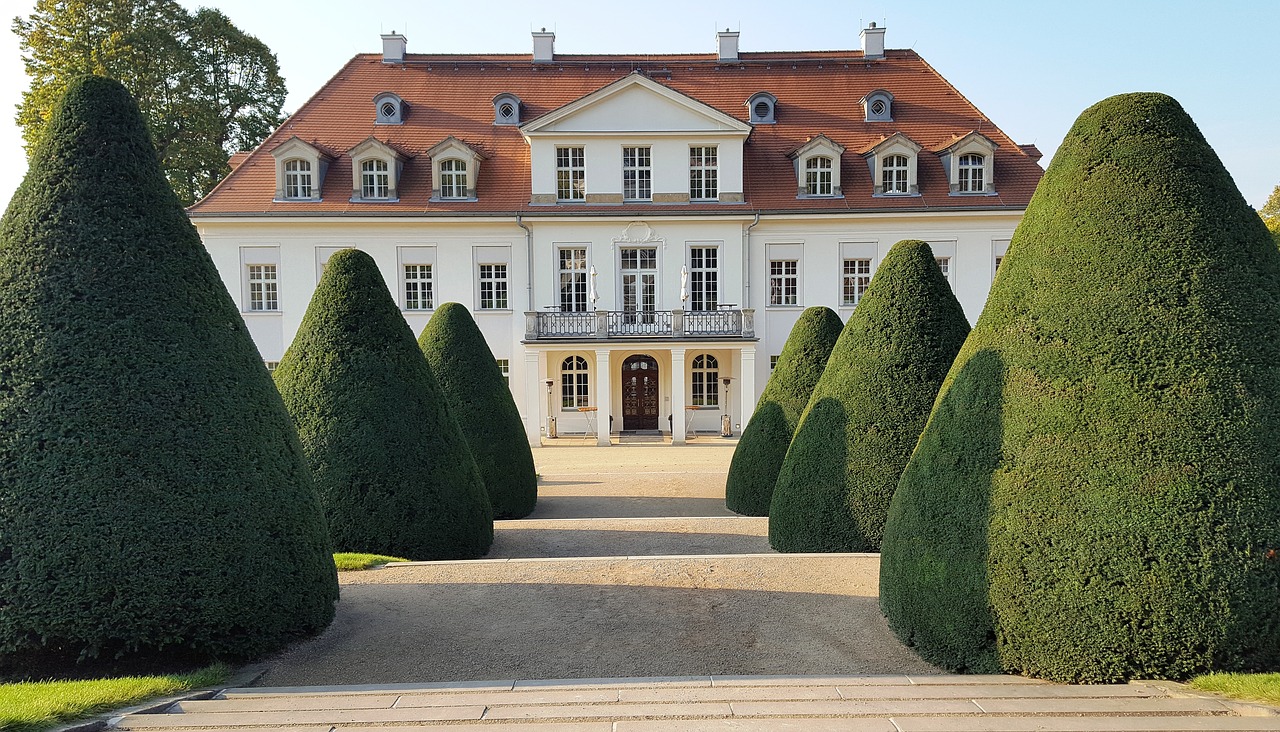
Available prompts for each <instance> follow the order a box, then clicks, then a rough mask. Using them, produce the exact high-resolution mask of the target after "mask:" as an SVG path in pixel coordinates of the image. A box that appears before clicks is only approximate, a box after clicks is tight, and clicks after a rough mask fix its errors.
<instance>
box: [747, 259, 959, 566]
mask: <svg viewBox="0 0 1280 732" xmlns="http://www.w3.org/2000/svg"><path fill="white" fill-rule="evenodd" d="M968 334H969V322H968V321H967V320H965V317H964V310H963V309H962V308H961V307H960V303H959V302H958V301H957V300H956V297H955V295H954V294H953V293H952V292H951V287H950V285H948V284H947V280H946V278H945V277H943V275H942V271H941V270H939V269H938V264H937V261H936V260H935V259H934V257H933V250H931V249H930V248H929V245H928V244H926V243H924V242H922V241H915V240H910V241H900V242H898V243H897V244H895V245H894V246H893V248H892V249H890V250H889V254H888V255H887V256H885V258H884V261H883V262H881V263H880V267H879V268H878V269H877V270H876V273H875V276H874V277H873V278H872V279H871V284H870V286H869V287H867V291H866V293H865V294H864V295H863V296H862V300H861V301H860V302H859V303H858V307H857V309H856V310H854V311H853V315H851V316H849V322H848V323H846V324H845V327H844V331H843V332H841V334H840V339H839V340H838V341H836V345H835V348H833V349H832V351H831V358H830V359H828V360H827V366H826V368H825V369H824V370H823V372H822V378H821V379H819V380H818V385H817V386H816V387H814V389H813V395H812V396H811V397H809V406H808V407H806V408H805V412H804V415H803V416H802V417H801V418H800V425H799V426H798V427H797V428H796V436H795V438H794V439H792V441H791V447H790V448H789V449H788V450H787V455H786V459H785V460H784V461H783V463H782V469H781V470H780V471H779V473H778V483H777V485H776V486H775V487H774V491H773V503H772V505H771V506H770V508H769V543H770V544H771V545H772V546H773V548H774V549H776V550H778V551H782V552H874V551H879V550H880V541H881V539H882V538H883V536H884V522H885V516H886V515H887V514H888V511H889V501H890V499H892V498H893V491H894V489H895V488H896V487H897V485H898V478H899V477H901V475H902V470H903V468H905V467H906V465H907V459H908V458H910V457H911V450H912V449H913V448H914V447H915V445H916V440H918V439H919V437H920V431H921V430H923V429H924V423H925V420H926V419H928V417H929V410H930V409H931V408H932V407H933V400H934V398H935V397H937V395H938V387H939V386H941V385H942V379H943V377H945V376H946V374H947V369H949V368H950V367H951V362H952V361H953V360H955V356H956V353H957V352H958V351H959V350H960V346H961V344H963V343H964V339H965V336H967V335H968Z"/></svg>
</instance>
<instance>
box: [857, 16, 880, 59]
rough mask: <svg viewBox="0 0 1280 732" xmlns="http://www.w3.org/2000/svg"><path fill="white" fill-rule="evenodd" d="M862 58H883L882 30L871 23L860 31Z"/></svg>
mask: <svg viewBox="0 0 1280 732" xmlns="http://www.w3.org/2000/svg"><path fill="white" fill-rule="evenodd" d="M862 57H863V58H868V59H871V58H884V28H877V27H876V24H875V23H872V24H871V25H870V26H869V27H868V28H866V29H865V30H863V31H862Z"/></svg>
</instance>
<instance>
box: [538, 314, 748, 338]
mask: <svg viewBox="0 0 1280 732" xmlns="http://www.w3.org/2000/svg"><path fill="white" fill-rule="evenodd" d="M755 337H756V311H755V310H754V309H752V308H743V309H735V308H732V307H723V308H720V309H718V310H695V311H689V312H685V311H684V310H682V309H679V308H677V309H675V310H592V311H589V312H571V313H570V312H555V311H552V312H546V313H530V312H526V313H525V314H524V339H525V340H526V341H554V340H610V339H642V338H647V339H654V338H672V339H676V338H690V339H700V340H705V339H709V338H743V339H754V338H755Z"/></svg>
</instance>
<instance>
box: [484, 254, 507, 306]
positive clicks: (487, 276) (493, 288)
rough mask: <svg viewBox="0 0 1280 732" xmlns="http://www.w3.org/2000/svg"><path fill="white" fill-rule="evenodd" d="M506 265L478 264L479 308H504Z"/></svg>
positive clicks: (505, 301) (505, 298) (505, 302)
mask: <svg viewBox="0 0 1280 732" xmlns="http://www.w3.org/2000/svg"><path fill="white" fill-rule="evenodd" d="M507 307H508V305H507V265H505V264H482V265H480V309H481V310H506V309H507Z"/></svg>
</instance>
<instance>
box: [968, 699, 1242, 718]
mask: <svg viewBox="0 0 1280 732" xmlns="http://www.w3.org/2000/svg"><path fill="white" fill-rule="evenodd" d="M974 703H975V704H977V705H978V706H979V707H980V708H981V709H982V711H984V712H989V713H992V714H1029V713H1036V714H1120V713H1123V714H1152V713H1156V714H1187V713H1194V714H1225V713H1226V712H1227V708H1226V707H1225V706H1223V705H1222V704H1221V703H1220V702H1218V701H1217V700H1215V699H1197V698H1193V697H1168V696H1162V697H1148V698H1140V699H1098V698H1089V699H978V700H975V701H974Z"/></svg>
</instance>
